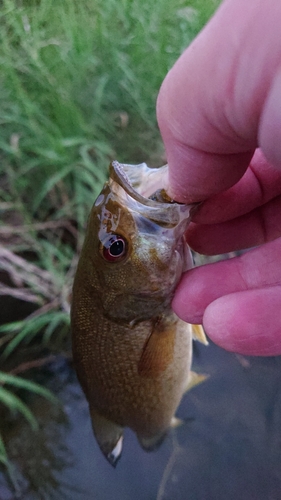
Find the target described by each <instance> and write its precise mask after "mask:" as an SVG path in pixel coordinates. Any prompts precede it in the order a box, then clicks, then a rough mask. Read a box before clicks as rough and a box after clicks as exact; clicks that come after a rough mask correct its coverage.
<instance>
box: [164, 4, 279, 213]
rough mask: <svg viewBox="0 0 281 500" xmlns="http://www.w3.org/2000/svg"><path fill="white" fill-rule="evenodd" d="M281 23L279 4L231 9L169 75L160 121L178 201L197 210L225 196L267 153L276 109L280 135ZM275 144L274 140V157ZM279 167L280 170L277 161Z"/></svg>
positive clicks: (227, 6) (224, 11) (223, 9)
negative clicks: (257, 154) (198, 204)
mask: <svg viewBox="0 0 281 500" xmlns="http://www.w3.org/2000/svg"><path fill="white" fill-rule="evenodd" d="M280 19H281V4H280V2H279V0H269V2H267V3H265V2H263V1H261V0H248V1H247V2H244V0H228V1H225V2H224V3H223V4H222V6H221V7H220V8H219V9H218V11H217V13H216V14H215V16H214V17H213V18H212V20H211V21H210V22H209V24H208V25H207V26H206V27H205V29H204V30H203V31H202V32H201V33H200V34H199V36H198V37H197V38H196V39H195V40H194V42H193V43H192V44H191V46H190V47H189V48H188V49H187V50H186V51H185V52H184V53H183V54H182V56H181V57H180V58H179V60H178V61H177V62H176V64H175V65H174V67H173V68H172V70H171V71H170V72H169V73H168V75H167V77H166V78H165V80H164V82H163V84H162V87H161V90H160V93H159V97H158V104H157V114H158V122H159V127H160V131H161V134H162V137H163V140H164V143H165V147H166V152H167V158H168V163H169V166H170V172H169V175H170V191H169V194H170V196H171V197H173V198H175V199H177V200H178V201H182V202H185V203H186V202H187V203H190V202H193V201H200V200H202V199H206V198H208V197H209V196H211V195H213V194H216V193H218V192H221V191H223V190H226V189H228V188H229V187H230V186H232V185H233V184H235V183H236V182H237V181H238V180H239V179H240V178H241V176H242V175H243V174H244V172H245V170H246V169H247V166H248V164H249V162H250V159H251V157H252V155H253V152H254V150H255V148H256V147H257V146H258V145H259V144H260V145H261V147H262V148H263V149H264V151H265V153H266V154H267V153H268V148H267V142H268V141H269V136H268V133H267V131H268V122H270V127H271V129H272V128H274V123H272V121H270V120H271V116H272V112H271V111H272V109H271V108H272V107H274V113H273V114H274V117H273V118H274V120H275V122H276V123H277V124H278V130H279V125H280V121H278V120H279V118H280V117H278V113H279V112H280V111H279V108H280V107H279V108H278V107H276V99H274V98H273V97H272V95H271V94H272V92H273V94H274V93H276V92H277V90H278V88H279V87H280V86H279V85H277V84H275V85H274V80H275V77H276V78H277V76H278V75H279V73H278V72H279V69H280V66H281V44H280V43H277V41H276V37H279V33H280ZM261 33H263V35H264V36H261ZM276 75H277V76H276ZM279 76H280V75H279ZM278 82H279V78H278ZM278 82H277V83H278ZM275 83H276V82H275ZM274 103H275V105H274ZM273 105H274V106H273ZM277 108H278V109H277ZM277 135H278V134H277ZM277 135H276V141H277ZM274 140H275V137H273V136H272V134H271V136H270V141H271V143H270V148H271V149H272V147H273V148H274ZM278 141H279V139H278ZM279 142H280V141H279ZM276 147H277V148H278V151H279V145H278V144H277V145H276ZM280 155H281V152H280ZM271 159H272V158H271ZM274 161H275V166H280V165H281V157H280V158H279V157H278V155H277V156H276V155H275V156H274Z"/></svg>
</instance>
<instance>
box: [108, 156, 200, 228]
mask: <svg viewBox="0 0 281 500" xmlns="http://www.w3.org/2000/svg"><path fill="white" fill-rule="evenodd" d="M109 174H110V177H109V187H110V188H111V190H112V192H114V193H115V194H116V195H117V197H118V198H119V199H120V201H123V204H124V205H125V206H127V207H129V208H130V209H131V210H133V211H134V212H137V213H139V214H140V215H142V216H144V217H147V218H148V219H150V220H153V221H154V222H156V223H158V224H160V225H162V226H168V227H174V226H177V225H178V224H179V223H181V222H183V221H185V223H186V224H188V223H189V222H190V220H191V216H192V215H193V213H194V210H196V207H197V206H198V204H197V203H196V204H192V205H185V204H182V203H177V202H175V201H173V200H170V199H169V197H168V196H165V197H164V198H163V199H160V198H159V197H157V196H156V197H154V196H153V195H154V194H155V193H156V192H157V191H159V190H162V191H163V192H164V193H165V192H166V187H167V185H168V165H164V166H163V167H159V168H149V167H148V166H147V165H146V163H140V164H138V165H129V164H126V163H119V162H118V161H113V162H112V163H111V164H110V167H109Z"/></svg>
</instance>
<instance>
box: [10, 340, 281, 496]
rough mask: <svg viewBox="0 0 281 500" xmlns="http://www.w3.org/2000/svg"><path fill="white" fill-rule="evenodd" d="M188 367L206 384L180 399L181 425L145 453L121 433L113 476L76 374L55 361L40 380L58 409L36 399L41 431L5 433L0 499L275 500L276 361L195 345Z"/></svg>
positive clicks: (279, 389) (279, 361)
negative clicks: (7, 459)
mask: <svg viewBox="0 0 281 500" xmlns="http://www.w3.org/2000/svg"><path fill="white" fill-rule="evenodd" d="M194 368H195V369H196V370H197V371H200V372H204V373H207V374H209V375H210V377H209V378H208V380H207V381H205V382H204V383H202V384H201V385H200V386H197V387H195V388H194V389H193V390H192V391H190V392H189V393H188V394H187V395H185V397H184V398H183V401H182V403H181V406H180V408H179V410H178V416H179V417H181V418H182V419H184V420H185V422H184V424H183V425H182V426H181V427H179V428H177V429H175V430H173V431H171V433H170V435H169V436H168V437H167V439H166V440H165V441H164V443H163V444H162V446H161V447H160V448H159V449H158V450H157V451H156V452H150V453H147V452H145V451H143V450H142V449H141V448H140V446H139V444H138V442H137V440H136V438H135V436H134V434H133V433H132V432H130V431H129V430H127V431H126V433H125V439H124V449H123V455H122V458H121V460H120V462H119V463H118V465H117V468H116V469H113V468H112V467H111V466H110V465H109V464H108V463H107V462H106V460H105V459H104V457H103V456H102V454H101V452H100V451H99V449H98V446H97V444H96V442H95V440H94V437H93V435H92V430H91V425H90V419H89V413H88V407H87V403H86V401H85V398H84V396H83V394H82V391H81V389H80V387H79V385H78V383H77V380H76V376H75V373H74V371H73V369H72V368H71V367H70V366H69V365H68V364H67V362H65V361H61V362H57V363H55V364H54V365H53V366H51V367H50V371H49V372H47V371H46V373H45V376H47V377H48V384H47V385H48V386H49V387H50V388H51V389H53V390H55V391H56V393H57V395H58V397H59V398H60V400H61V402H62V408H61V409H60V408H58V407H55V406H54V405H50V404H49V403H47V402H45V401H44V400H42V399H39V398H36V399H35V400H34V401H33V402H32V407H33V410H34V412H35V413H36V415H37V417H38V419H39V422H40V431H39V432H38V433H34V432H32V431H31V430H30V428H29V427H28V425H25V423H24V422H23V421H21V422H19V423H18V424H17V425H16V426H13V427H12V431H9V453H10V455H11V456H12V457H13V462H14V465H15V471H16V477H17V490H16V491H12V490H11V489H10V488H9V485H8V484H7V482H6V480H5V478H4V477H3V476H0V499H1V500H15V499H20V500H41V499H42V500H49V499H50V500H51V499H54V500H62V499H63V500H111V499H112V500H113V499H114V500H132V499H134V500H182V499H184V500H226V499H227V500H234V499H235V500H236V499H237V498H239V500H252V499H253V500H265V499H266V500H280V499H281V473H280V471H281V433H280V429H281V384H280V369H281V357H278V358H249V357H248V358H244V357H240V356H236V355H234V354H230V353H227V352H225V351H223V350H222V349H220V348H218V347H216V346H214V345H212V344H211V345H210V346H209V347H204V346H201V345H198V344H197V343H196V344H195V356H194ZM51 370H52V371H53V372H54V373H53V374H52V375H51ZM7 432H8V431H7Z"/></svg>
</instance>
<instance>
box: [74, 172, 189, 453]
mask: <svg viewBox="0 0 281 500" xmlns="http://www.w3.org/2000/svg"><path fill="white" fill-rule="evenodd" d="M111 177H114V176H113V175H112V176H111ZM117 180H118V179H117ZM117 184H118V183H116V179H114V180H113V181H112V182H109V183H107V184H106V185H105V186H104V188H103V190H102V192H101V194H100V196H99V197H98V199H97V201H96V203H95V205H94V206H93V208H92V211H91V214H90V217H89V221H88V227H87V231H86V236H85V241H84V245H83V249H82V252H81V256H80V260H79V264H78V268H77V272H76V276H75V280H74V286H73V298H72V311H71V322H72V342H73V355H74V362H75V366H76V370H77V374H78V378H79V380H80V383H81V385H82V387H83V390H84V392H85V394H86V397H87V399H88V402H89V406H90V411H91V415H92V421H93V428H94V432H95V435H96V438H97V441H98V443H99V445H100V447H101V449H102V451H103V452H104V454H105V455H106V456H107V458H109V454H110V453H111V451H112V449H113V448H114V447H115V446H116V444H117V441H118V440H119V437H120V436H121V431H117V430H116V436H117V437H116V438H115V437H114V438H112V437H109V434H110V433H109V434H108V438H107V434H106V432H105V436H104V434H103V432H101V431H100V430H99V429H100V427H99V426H100V423H99V422H98V421H99V417H101V418H102V419H103V418H104V419H106V420H105V423H106V425H107V424H109V427H110V426H111V424H112V429H113V431H114V429H115V427H114V426H117V427H116V429H118V426H119V427H121V428H122V427H127V426H128V427H130V428H131V429H133V430H134V431H135V432H136V434H137V436H138V438H139V440H140V442H141V444H142V445H143V446H144V447H147V448H149V446H150V445H149V443H150V444H152V447H153V443H154V442H155V443H156V444H157V442H158V441H160V438H161V437H162V436H163V435H164V434H165V433H166V432H167V430H168V428H169V427H170V424H171V421H172V418H173V416H174V414H175V411H176V409H177V407H178V405H179V403H180V400H181V397H182V395H183V393H184V391H185V389H186V386H187V381H188V377H189V373H190V366H191V357H192V345H191V343H192V333H191V328H190V325H187V324H186V323H184V322H182V321H181V320H180V319H179V318H178V317H177V316H176V315H175V314H174V313H173V312H172V311H171V308H170V303H171V299H172V296H173V293H174V290H175V287H176V285H177V283H178V281H179V279H180V277H181V274H182V272H183V269H184V266H185V262H184V260H185V246H186V243H185V240H184V237H183V234H184V231H185V228H186V226H187V224H188V222H189V213H188V211H186V212H185V214H183V215H182V214H181V215H180V217H179V218H178V220H175V221H174V223H173V224H170V223H168V222H167V221H165V220H164V219H163V217H162V211H163V208H162V207H161V206H160V205H161V204H160V203H157V202H153V201H151V202H149V203H148V202H147V206H145V207H143V204H142V203H140V204H139V206H140V208H139V210H137V208H136V207H137V206H136V201H135V199H133V201H132V206H131V207H130V206H129V207H128V204H129V205H130V203H131V194H132V193H129V195H128V193H126V189H125V190H124V189H123V187H122V188H119V186H118V185H117ZM126 196H129V198H128V200H129V201H128V202H127V201H126ZM136 198H138V196H136ZM124 201H125V202H124ZM139 201H142V200H141V199H140V200H138V203H139ZM165 206H166V205H165ZM170 206H172V205H170ZM132 207H133V208H132ZM157 207H158V209H159V212H161V216H160V221H159V222H157ZM167 209H168V208H167ZM143 210H144V212H145V213H144V212H143ZM180 210H182V209H181V208H180ZM146 211H148V212H147V213H148V215H149V216H146ZM150 211H151V213H150ZM173 213H175V212H173ZM112 235H113V236H114V237H116V235H117V236H118V238H119V237H120V238H122V239H123V240H122V241H125V242H126V252H125V253H124V255H122V256H121V257H120V258H119V257H118V256H117V257H116V261H114V258H113V257H111V259H113V260H111V261H107V259H106V253H105V251H104V248H105V246H106V245H107V242H108V238H109V237H111V236H112ZM95 420H96V422H95ZM107 421H108V422H107ZM97 422H98V423H97ZM101 427H102V426H101ZM118 432H119V433H118ZM110 435H111V434H110ZM114 435H115V434H114ZM120 453H121V450H120ZM120 453H119V451H118V457H119V455H120ZM114 460H115V458H114ZM114 460H111V459H110V461H111V463H113V461H114Z"/></svg>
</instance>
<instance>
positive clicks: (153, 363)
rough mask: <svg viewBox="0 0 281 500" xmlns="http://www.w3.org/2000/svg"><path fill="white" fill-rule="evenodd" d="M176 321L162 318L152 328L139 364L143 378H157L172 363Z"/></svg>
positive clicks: (139, 370)
mask: <svg viewBox="0 0 281 500" xmlns="http://www.w3.org/2000/svg"><path fill="white" fill-rule="evenodd" d="M176 325H177V323H176V321H169V320H167V318H166V317H160V318H158V319H157V321H155V323H154V324H153V326H152V332H151V334H150V336H149V337H148V339H147V341H146V343H145V345H144V348H143V351H142V355H141V357H140V360H139V364H138V372H139V375H141V376H142V377H157V376H158V375H160V374H161V373H162V372H163V371H165V370H166V368H167V367H168V366H169V364H170V363H172V361H173V358H174V346H175V335H176Z"/></svg>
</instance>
